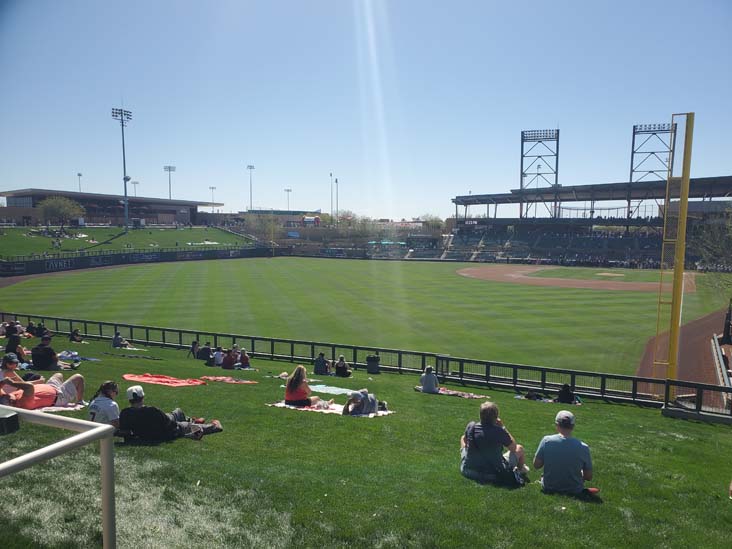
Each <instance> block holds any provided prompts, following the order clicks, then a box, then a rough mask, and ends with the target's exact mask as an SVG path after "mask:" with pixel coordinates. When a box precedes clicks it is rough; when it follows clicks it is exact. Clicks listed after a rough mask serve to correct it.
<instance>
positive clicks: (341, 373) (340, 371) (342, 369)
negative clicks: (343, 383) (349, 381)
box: [335, 355, 353, 377]
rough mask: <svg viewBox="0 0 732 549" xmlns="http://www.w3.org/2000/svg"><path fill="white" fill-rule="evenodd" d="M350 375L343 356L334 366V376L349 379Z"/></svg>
mask: <svg viewBox="0 0 732 549" xmlns="http://www.w3.org/2000/svg"><path fill="white" fill-rule="evenodd" d="M352 373H353V372H351V369H350V368H349V367H348V362H346V357H344V356H343V355H341V356H339V357H338V362H336V365H335V375H336V376H338V377H351V374H352Z"/></svg>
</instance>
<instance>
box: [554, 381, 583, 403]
mask: <svg viewBox="0 0 732 549" xmlns="http://www.w3.org/2000/svg"><path fill="white" fill-rule="evenodd" d="M554 402H560V403H562V404H581V403H582V401H581V400H580V399H579V397H578V396H577V395H575V394H574V393H573V392H572V388H571V387H570V386H569V385H568V384H567V383H565V384H564V385H562V388H561V389H559V394H557V398H555V399H554Z"/></svg>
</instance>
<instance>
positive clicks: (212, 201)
mask: <svg viewBox="0 0 732 549" xmlns="http://www.w3.org/2000/svg"><path fill="white" fill-rule="evenodd" d="M209 189H211V213H214V205H213V203H214V191H215V190H216V187H209Z"/></svg>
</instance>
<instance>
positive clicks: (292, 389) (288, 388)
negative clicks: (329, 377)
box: [285, 365, 333, 408]
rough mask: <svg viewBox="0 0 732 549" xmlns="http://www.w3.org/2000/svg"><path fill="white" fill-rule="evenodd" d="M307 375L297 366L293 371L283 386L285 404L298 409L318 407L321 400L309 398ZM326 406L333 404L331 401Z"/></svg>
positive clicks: (315, 397)
mask: <svg viewBox="0 0 732 549" xmlns="http://www.w3.org/2000/svg"><path fill="white" fill-rule="evenodd" d="M307 375H308V372H307V370H306V369H305V366H302V365H298V366H297V368H295V369H294V370H293V372H292V373H291V374H290V376H289V377H288V378H287V383H286V384H285V404H287V405H288V406H297V407H298V408H302V407H305V406H317V405H318V403H319V402H320V401H321V399H320V397H318V396H310V393H311V390H310V386H309V385H308V378H307ZM327 404H328V405H331V404H333V400H330V401H328V403H327Z"/></svg>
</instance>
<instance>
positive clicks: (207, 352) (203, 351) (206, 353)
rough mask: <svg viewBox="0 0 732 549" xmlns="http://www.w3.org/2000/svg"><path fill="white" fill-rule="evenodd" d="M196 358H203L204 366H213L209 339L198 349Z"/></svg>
mask: <svg viewBox="0 0 732 549" xmlns="http://www.w3.org/2000/svg"><path fill="white" fill-rule="evenodd" d="M196 358H197V359H198V360H205V361H206V366H213V352H212V351H211V342H210V341H207V342H206V345H204V346H203V347H201V348H200V349H198V354H197V355H196Z"/></svg>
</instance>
